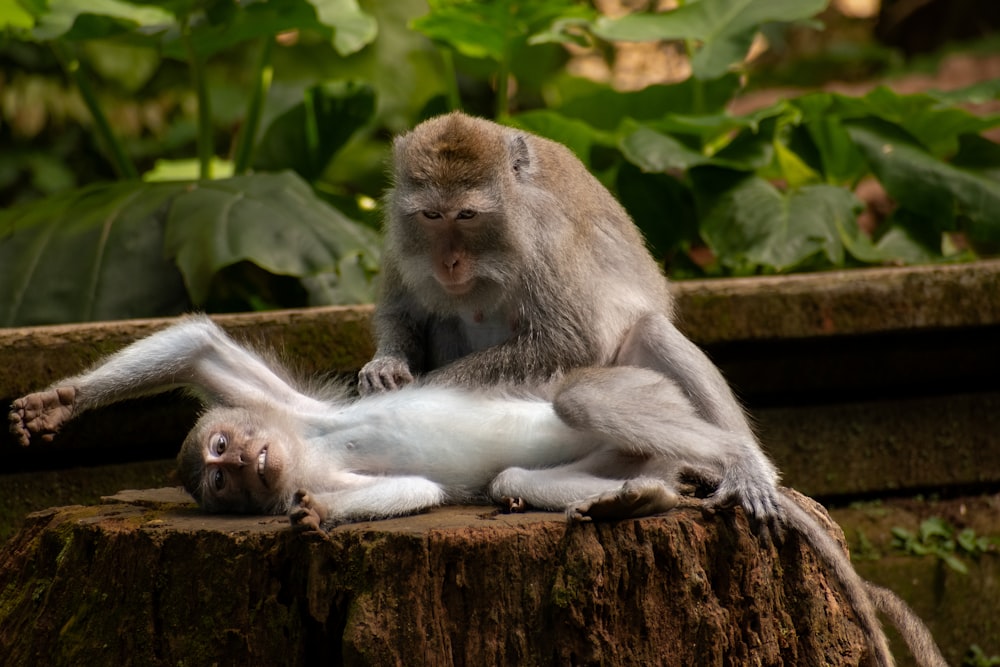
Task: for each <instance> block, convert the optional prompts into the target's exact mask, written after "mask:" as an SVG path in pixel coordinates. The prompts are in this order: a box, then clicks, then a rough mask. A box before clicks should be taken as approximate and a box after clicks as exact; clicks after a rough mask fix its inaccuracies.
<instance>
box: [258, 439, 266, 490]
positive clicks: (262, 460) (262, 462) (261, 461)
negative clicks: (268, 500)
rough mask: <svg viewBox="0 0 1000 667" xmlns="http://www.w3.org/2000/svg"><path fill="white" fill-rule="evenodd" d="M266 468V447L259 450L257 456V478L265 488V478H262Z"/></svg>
mask: <svg viewBox="0 0 1000 667" xmlns="http://www.w3.org/2000/svg"><path fill="white" fill-rule="evenodd" d="M266 468H267V447H264V449H262V450H260V454H258V455H257V476H258V477H260V481H261V483H263V484H264V486H267V478H266V477H264V470H265V469H266Z"/></svg>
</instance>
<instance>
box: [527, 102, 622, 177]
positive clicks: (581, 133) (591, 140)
mask: <svg viewBox="0 0 1000 667" xmlns="http://www.w3.org/2000/svg"><path fill="white" fill-rule="evenodd" d="M508 120H509V122H510V124H511V125H513V126H515V127H520V128H522V129H525V130H527V131H529V132H532V133H534V134H538V135H541V136H543V137H547V138H549V139H552V140H553V141H558V142H559V143H561V144H562V145H564V146H566V147H567V148H569V149H570V150H571V151H573V153H574V154H575V155H576V156H577V157H578V158H580V160H581V161H582V162H583V163H584V164H587V165H589V164H590V154H591V150H592V149H593V147H594V145H595V144H597V145H605V146H611V145H614V137H613V136H612V135H611V134H610V133H608V132H602V131H600V130H596V129H594V128H593V127H591V126H590V125H588V124H587V123H584V122H583V121H580V120H577V119H575V118H568V117H566V116H563V115H562V114H560V113H558V112H555V111H528V112H526V113H522V114H518V115H517V116H514V117H512V118H510V119H508Z"/></svg>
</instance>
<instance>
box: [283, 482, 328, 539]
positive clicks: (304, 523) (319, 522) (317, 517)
mask: <svg viewBox="0 0 1000 667" xmlns="http://www.w3.org/2000/svg"><path fill="white" fill-rule="evenodd" d="M326 519H327V511H326V508H325V507H323V506H322V505H321V504H320V503H317V502H314V501H313V498H312V496H310V495H309V492H308V491H304V490H302V489H299V490H298V491H296V492H295V504H294V505H292V509H291V511H290V512H289V513H288V520H289V521H291V523H292V528H294V529H295V530H302V531H316V532H320V533H325V532H326V530H325V529H324V527H323V522H325V521H326Z"/></svg>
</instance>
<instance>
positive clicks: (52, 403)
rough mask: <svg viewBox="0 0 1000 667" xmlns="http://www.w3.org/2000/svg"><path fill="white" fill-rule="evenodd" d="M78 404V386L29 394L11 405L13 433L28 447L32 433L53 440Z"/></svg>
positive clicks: (10, 418)
mask: <svg viewBox="0 0 1000 667" xmlns="http://www.w3.org/2000/svg"><path fill="white" fill-rule="evenodd" d="M75 407H76V388H75V387H56V388H55V389H47V390H46V391H39V392H35V393H34V394H28V395H27V396H24V397H22V398H19V399H17V400H15V401H14V402H13V403H12V404H11V406H10V415H8V419H9V421H10V432H11V433H13V434H14V435H15V436H16V437H17V441H18V443H19V444H20V445H21V446H24V447H26V446H27V445H28V444H29V443H30V442H31V438H32V436H37V437H39V438H41V439H42V441H43V442H52V438H54V437H55V435H56V433H58V432H59V429H60V428H62V425H63V424H64V423H65V422H67V421H69V420H70V419H72V418H73V411H74V408H75Z"/></svg>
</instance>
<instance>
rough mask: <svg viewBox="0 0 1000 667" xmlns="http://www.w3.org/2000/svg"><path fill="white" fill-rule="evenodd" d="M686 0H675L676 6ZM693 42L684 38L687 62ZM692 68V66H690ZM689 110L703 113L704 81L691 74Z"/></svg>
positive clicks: (693, 46) (689, 60) (692, 51)
mask: <svg viewBox="0 0 1000 667" xmlns="http://www.w3.org/2000/svg"><path fill="white" fill-rule="evenodd" d="M686 2H687V0H677V7H678V8H680V7H683V6H684V4H685V3H686ZM694 51H695V42H694V40H693V39H685V40H684V52H685V53H686V54H687V58H688V64H689V65H690V64H691V61H692V60H694ZM692 69H693V68H692ZM691 107H692V109H691V111H692V113H695V114H701V113H705V82H704V81H702V80H701V79H699V78H698V77H696V76H695V75H694V74H691Z"/></svg>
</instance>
